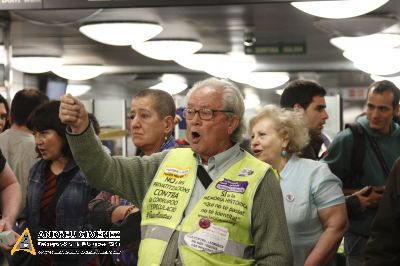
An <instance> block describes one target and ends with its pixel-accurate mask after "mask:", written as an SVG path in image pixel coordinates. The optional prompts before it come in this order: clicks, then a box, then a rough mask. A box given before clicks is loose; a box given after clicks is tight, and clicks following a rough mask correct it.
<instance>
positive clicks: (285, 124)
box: [250, 105, 347, 266]
mask: <svg viewBox="0 0 400 266" xmlns="http://www.w3.org/2000/svg"><path fill="white" fill-rule="evenodd" d="M250 132H251V150H252V152H253V154H254V156H255V157H257V158H258V159H260V160H262V161H264V162H267V163H269V164H270V165H271V166H272V167H274V168H275V169H276V170H277V171H278V172H279V174H280V177H281V179H280V185H281V188H282V194H283V201H284V206H285V213H286V219H287V224H288V228H289V234H290V240H291V242H292V248H293V257H294V262H295V263H294V265H295V266H297V265H332V263H333V258H334V255H335V253H336V250H337V248H338V245H339V243H340V241H341V239H342V237H343V234H344V233H345V230H346V227H347V214H346V207H345V198H344V196H343V192H342V189H341V181H340V180H339V179H338V178H337V177H336V176H335V175H334V174H332V172H331V171H330V170H329V168H328V166H327V165H326V164H324V163H321V162H318V161H313V160H309V159H302V158H299V157H298V156H297V154H298V153H299V152H300V151H301V149H302V148H303V147H304V146H305V145H306V144H307V143H308V140H309V135H308V129H307V126H306V125H305V122H304V119H303V117H302V114H301V113H299V112H295V111H289V110H284V109H280V108H278V107H276V106H272V105H271V106H266V107H265V108H264V109H263V110H262V111H261V112H260V113H259V114H257V115H256V116H255V117H253V118H252V119H251V120H250Z"/></svg>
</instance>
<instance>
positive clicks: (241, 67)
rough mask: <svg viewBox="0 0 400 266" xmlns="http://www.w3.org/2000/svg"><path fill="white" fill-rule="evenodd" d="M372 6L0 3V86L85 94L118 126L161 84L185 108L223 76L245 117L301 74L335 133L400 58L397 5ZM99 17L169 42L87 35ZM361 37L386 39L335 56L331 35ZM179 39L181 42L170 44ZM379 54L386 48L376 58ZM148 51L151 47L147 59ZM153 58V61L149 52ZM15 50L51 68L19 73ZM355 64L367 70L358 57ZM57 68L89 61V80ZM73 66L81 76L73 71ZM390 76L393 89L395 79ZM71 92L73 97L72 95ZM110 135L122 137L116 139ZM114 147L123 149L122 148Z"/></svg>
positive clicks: (108, 123) (225, 0)
mask: <svg viewBox="0 0 400 266" xmlns="http://www.w3.org/2000/svg"><path fill="white" fill-rule="evenodd" d="M300 2H302V1H300ZM303 2H304V1H303ZM324 2H334V1H329V0H327V1H324ZM342 2H345V1H342ZM349 2H352V1H349ZM353 2H357V1H353ZM358 2H360V1H358ZM372 2H373V1H372ZM375 2H381V4H380V6H377V8H375V9H372V10H371V11H369V12H367V13H365V14H362V15H357V16H353V17H347V18H326V17H320V16H316V15H311V14H308V13H306V12H303V11H301V10H299V9H298V8H296V7H295V6H293V5H292V4H291V2H290V1H287V0H274V1H271V0H214V1H199V0H175V1H161V0H147V1H135V0H122V1H121V0H119V1H117V0H111V1H88V0H85V1H80V0H69V1H62V0H47V1H46V0H38V1H23V2H22V1H1V3H0V10H1V11H0V19H1V26H2V36H1V39H2V56H1V62H0V63H1V64H2V69H1V74H2V75H1V77H0V85H1V87H0V92H1V93H2V95H4V96H5V97H6V98H8V99H9V100H10V99H12V97H13V95H14V94H15V92H16V91H18V90H20V89H22V88H37V89H40V90H43V91H45V92H47V93H48V94H49V93H53V94H54V95H53V94H52V95H53V96H52V97H59V95H60V94H64V93H65V92H70V93H73V94H75V95H79V96H78V97H79V98H81V99H83V100H86V101H87V103H88V105H89V106H91V108H92V111H93V112H94V113H95V114H96V115H97V116H98V119H99V121H100V124H101V125H102V126H105V127H111V128H118V129H122V130H124V129H125V128H126V120H125V116H126V114H125V112H126V110H129V104H130V98H131V97H132V95H134V94H135V93H136V92H137V91H139V90H140V89H144V88H149V87H153V86H161V85H160V84H162V83H164V84H163V85H165V83H167V82H169V81H172V82H173V85H172V87H173V88H174V89H178V88H180V90H181V91H174V92H172V93H174V98H175V100H176V102H177V104H178V105H184V101H185V100H184V95H185V94H186V93H187V91H188V89H189V88H190V87H191V85H193V84H194V83H195V82H196V81H198V80H201V79H204V78H207V77H210V76H216V77H219V78H229V79H231V80H232V81H233V82H235V83H236V84H237V85H238V86H239V88H240V89H241V90H242V91H243V96H244V97H245V100H246V112H247V113H248V115H251V114H253V113H254V112H255V111H256V110H257V108H259V107H261V106H263V105H266V104H276V103H278V102H279V91H280V90H282V89H283V88H284V87H285V84H287V82H289V81H291V80H294V79H298V78H300V79H310V80H314V81H316V82H318V83H320V84H321V85H322V86H323V87H324V88H326V89H327V91H328V95H329V97H331V100H329V101H328V112H329V111H330V112H332V114H333V115H331V118H332V119H331V122H330V123H331V124H330V125H328V127H327V130H331V134H335V133H336V132H337V131H339V130H340V129H341V127H342V125H343V124H344V123H345V122H348V121H352V120H353V119H354V117H355V116H356V115H358V114H359V113H361V112H362V109H363V103H364V102H365V97H366V88H367V87H368V85H369V84H371V83H372V82H373V81H374V80H377V79H379V78H381V79H382V78H383V79H390V80H393V81H394V82H396V76H397V75H398V74H399V73H400V64H398V63H397V64H396V63H394V64H392V63H391V62H389V61H388V60H387V58H391V60H393V61H396V58H399V57H400V49H396V47H400V22H399V16H400V1H397V0H389V1H387V0H384V1H375ZM341 10H342V12H344V10H346V8H342V9H341ZM344 13H345V12H344ZM106 23H111V24H113V23H114V24H117V23H120V24H124V23H126V24H129V23H133V24H144V25H147V26H154V28H153V29H152V30H154V31H155V32H154V33H152V34H153V35H152V36H151V37H150V38H149V36H147V39H148V40H147V43H150V42H152V41H160V42H162V41H164V43H167V42H166V41H169V42H170V43H169V46H167V47H162V48H158V47H156V46H150V49H148V47H147V46H146V45H144V46H146V47H143V45H142V44H143V43H145V44H146V41H145V40H143V39H142V40H140V37H141V36H139V32H136V31H131V29H129V28H120V29H118V30H115V28H114V29H113V30H111V32H106V31H105V30H100V31H103V35H104V33H106V34H105V35H108V37H111V39H112V40H114V41H116V40H117V37H116V36H114V34H115V33H117V31H118V32H119V33H122V36H124V37H125V39H128V43H124V44H123V45H121V44H119V45H110V44H106V43H104V42H100V41H96V40H94V39H93V36H92V37H88V35H89V33H87V32H85V26H90V25H97V24H106ZM148 31H150V29H148V30H145V32H147V33H149V32H148ZM157 31H158V32H157ZM84 32H85V33H84ZM372 34H378V35H381V36H383V37H388V36H389V37H393V39H394V40H392V41H391V43H390V44H387V45H386V42H385V41H383V40H378V41H377V43H374V42H373V40H371V39H364V40H361V41H358V43H357V45H358V47H356V48H354V47H353V48H351V49H350V50H351V51H354V50H356V51H358V52H359V54H358V55H357V56H358V57H360V58H362V59H363V60H361V62H355V61H354V60H353V59H354V58H353V57H351V56H349V55H348V54H345V55H344V50H346V49H347V48H343V47H341V48H339V46H340V44H338V42H335V40H336V41H337V40H338V37H353V39H355V38H356V37H362V36H367V35H372ZM106 37H107V36H106ZM126 37H128V38H126ZM144 38H146V37H144ZM334 38H336V39H334ZM129 39H130V40H129ZM341 40H343V39H341ZM396 40H397V41H396ZM175 41H177V42H176V43H174V42H175ZM183 41H186V42H187V43H189V44H191V45H192V46H191V47H189V48H183V47H182V48H181V47H180V46H179V45H180V44H179V42H183ZM129 42H130V43H129ZM339 42H340V39H339ZM141 45H142V46H141ZM141 47H142V48H141ZM145 49H147V50H145ZM157 49H161V50H157ZM187 49H189V50H187ZM384 49H389V50H393V52H394V54H393V55H391V56H387V54H386V52H385V51H383V50H384ZM139 50H140V52H139ZM149 50H150V52H154V53H155V54H154V55H151V54H146V53H150V52H149ZM378 50H379V52H380V53H377V55H375V52H377V51H378ZM157 52H158V53H157ZM169 52H171V55H170V57H168V56H169V54H168V53H169ZM177 52H182V53H186V54H184V55H182V54H179V53H177ZM145 54H146V55H145ZM196 55H203V58H200V57H202V56H199V59H201V60H200V61H201V67H202V68H197V69H196V66H188V65H187V64H185V62H186V63H187V61H189V62H191V63H193V62H194V57H193V56H195V57H196ZM208 55H211V57H206V56H208ZM157 56H159V57H160V56H161V59H163V60H158V59H154V57H157ZM368 56H371V57H370V58H369V57H368ZM385 56H386V57H385ZM22 57H33V58H38V57H45V58H47V59H48V58H52V59H54V60H55V61H54V62H53V63H54V64H55V65H53V66H51V67H50V68H48V69H40V68H41V67H45V65H44V63H43V64H42V63H37V62H36V63H34V66H33V70H30V69H24V67H27V66H28V65H27V64H28V63H26V62H24V63H23V64H22V68H20V65H19V61H18V60H19V59H21V58H22ZM217 57H220V58H219V59H216V58H217ZM367 57H368V58H367ZM221 58H222V59H221ZM349 58H351V60H353V61H351V60H350V59H349ZM159 59H160V58H159ZM166 59H167V60H166ZM385 60H386V61H385ZM366 61H368V62H369V63H373V64H374V67H371V66H364V65H362V64H361V63H363V62H366ZM221 62H222V64H221ZM383 62H384V63H383ZM397 62H400V61H399V60H397ZM184 65H185V66H184ZM390 65H395V66H394V67H395V68H394V70H393V69H390V70H386V69H384V68H385V67H386V66H388V67H389V66H390ZM60 66H64V67H65V66H77V67H79V66H80V67H82V66H83V68H84V69H86V70H87V69H89V68H91V67H94V68H93V71H95V72H96V73H92V75H93V76H92V77H90V76H89V78H87V77H71V76H70V77H68V76H65V75H64V74H63V73H62V71H61V70H60V69H59V68H60ZM396 66H397V69H396ZM57 67H58V68H57ZM189 67H190V68H189ZM197 67H198V66H197ZM75 71H76V70H75ZM77 71H78V73H79V74H83V70H82V68H80V69H79V68H78V70H77ZM206 71H207V72H206ZM35 72H36V73H35ZM265 72H271V73H275V74H277V73H278V74H279V75H278V78H280V81H279V82H278V81H275V80H273V79H272V78H273V77H274V75H270V76H268V75H267V76H262V74H263V73H264V74H265ZM249 73H251V74H249ZM271 73H269V74H271ZM96 74H97V75H96ZM242 74H247V76H246V77H241V75H242ZM253 75H254V76H253ZM258 75H259V77H260V78H261V80H260V81H258V80H256V76H258ZM275 76H276V75H275ZM249 77H250V80H252V82H249V81H248V78H249ZM259 77H257V78H259ZM246 78H247V79H246ZM397 80H399V81H397V82H398V84H399V85H400V76H399V78H398V79H397ZM246 82H247V83H246ZM249 83H251V84H249ZM74 87H75V88H76V89H77V90H78V91H77V92H76V91H74V92H72V91H71V90H72V89H73V88H74ZM170 87H171V86H169V87H168V88H170ZM168 88H167V89H168ZM83 89H85V90H87V91H86V92H85V91H83ZM121 103H122V104H121ZM116 116H119V117H120V119H115V117H116ZM117 120H118V121H117ZM122 135H124V134H122ZM121 141H122V142H121V143H125V142H126V143H130V141H126V140H125V138H123V139H122V140H121ZM122 146H125V144H122ZM122 153H125V154H126V153H127V152H126V148H125V147H124V148H122ZM128 153H129V152H128Z"/></svg>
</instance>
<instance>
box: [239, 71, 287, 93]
mask: <svg viewBox="0 0 400 266" xmlns="http://www.w3.org/2000/svg"><path fill="white" fill-rule="evenodd" d="M231 79H232V80H234V81H236V82H240V83H245V84H248V85H250V86H253V87H255V88H258V89H272V88H276V87H279V86H282V85H283V84H285V83H286V82H288V81H289V79H290V78H289V73H287V72H251V73H244V74H240V75H236V76H235V77H231Z"/></svg>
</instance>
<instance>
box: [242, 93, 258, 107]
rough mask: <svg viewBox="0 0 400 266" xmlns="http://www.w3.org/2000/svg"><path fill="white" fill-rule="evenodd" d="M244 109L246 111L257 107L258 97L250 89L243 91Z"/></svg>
mask: <svg viewBox="0 0 400 266" xmlns="http://www.w3.org/2000/svg"><path fill="white" fill-rule="evenodd" d="M243 101H244V107H245V109H246V110H248V109H254V108H257V107H259V105H260V103H261V101H260V97H259V96H258V95H257V93H255V92H254V91H253V90H252V89H250V88H245V89H244V100H243Z"/></svg>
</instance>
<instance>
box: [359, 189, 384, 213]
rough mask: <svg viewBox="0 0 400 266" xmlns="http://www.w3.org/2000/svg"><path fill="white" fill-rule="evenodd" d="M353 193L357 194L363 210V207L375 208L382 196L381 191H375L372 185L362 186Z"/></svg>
mask: <svg viewBox="0 0 400 266" xmlns="http://www.w3.org/2000/svg"><path fill="white" fill-rule="evenodd" d="M353 195H355V196H357V198H358V200H359V201H360V204H361V207H362V209H363V210H364V209H365V208H377V207H378V205H379V201H380V200H381V198H382V194H381V192H380V191H378V192H376V191H375V190H374V189H373V188H372V187H364V188H363V189H361V190H359V191H357V192H356V193H354V194H353Z"/></svg>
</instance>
